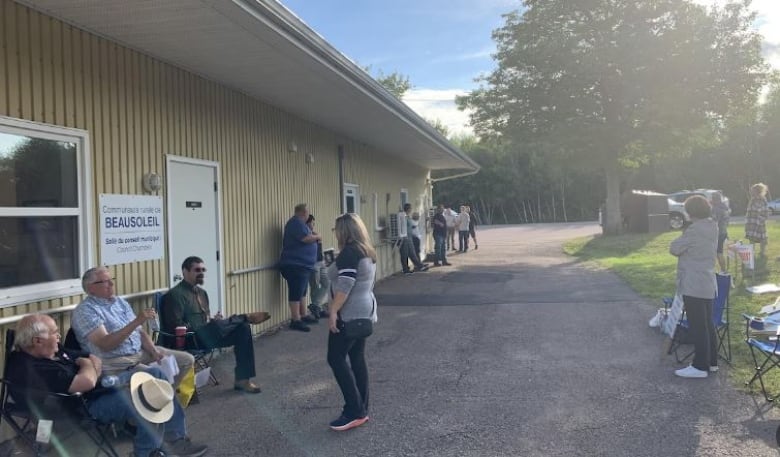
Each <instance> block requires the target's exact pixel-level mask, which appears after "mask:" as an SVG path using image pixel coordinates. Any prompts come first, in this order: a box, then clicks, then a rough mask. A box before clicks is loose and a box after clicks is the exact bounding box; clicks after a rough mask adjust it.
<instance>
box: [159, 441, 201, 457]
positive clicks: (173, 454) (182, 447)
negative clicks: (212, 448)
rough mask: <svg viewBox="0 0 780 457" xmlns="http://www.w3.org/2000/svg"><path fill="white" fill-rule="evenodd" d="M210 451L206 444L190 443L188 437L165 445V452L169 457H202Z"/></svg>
mask: <svg viewBox="0 0 780 457" xmlns="http://www.w3.org/2000/svg"><path fill="white" fill-rule="evenodd" d="M208 449H209V447H208V446H206V445H205V444H199V443H195V442H193V441H190V439H189V438H188V437H185V438H179V439H178V440H176V441H174V442H172V443H165V444H163V452H165V455H166V456H167V457H200V456H202V455H204V454H205V453H206V451H207V450H208Z"/></svg>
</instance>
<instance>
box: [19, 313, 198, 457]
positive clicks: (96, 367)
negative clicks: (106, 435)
mask: <svg viewBox="0 0 780 457" xmlns="http://www.w3.org/2000/svg"><path fill="white" fill-rule="evenodd" d="M59 342H60V332H59V329H58V328H57V323H56V322H54V319H52V318H51V317H50V316H47V315H45V314H31V315H28V316H25V317H24V318H22V320H21V321H19V323H18V324H17V325H16V339H15V341H14V348H15V350H14V351H13V352H11V354H10V355H9V357H8V367H6V373H7V374H8V380H9V382H10V383H11V384H12V385H16V386H25V387H27V388H32V389H38V390H45V391H49V392H57V393H70V394H75V393H81V394H84V398H85V400H86V405H87V410H88V412H89V413H90V415H92V417H93V418H94V419H96V420H97V421H99V422H102V423H111V422H123V421H127V420H133V421H134V422H135V424H136V425H137V429H136V434H135V439H134V440H133V455H134V456H136V457H148V456H149V455H153V453H155V452H157V451H158V449H160V448H162V451H163V452H165V455H167V456H188V457H198V456H202V455H204V454H205V453H206V451H207V449H208V447H207V446H205V445H203V444H197V443H195V442H193V441H190V440H189V438H187V428H186V423H185V418H184V410H183V409H182V407H181V405H180V404H179V401H178V400H177V399H176V396H175V395H174V391H173V387H172V386H171V385H170V384H169V383H168V382H167V381H165V380H164V377H163V374H162V372H160V370H159V369H157V368H147V369H145V371H138V372H135V373H133V374H131V373H130V372H126V374H123V375H121V376H120V378H122V379H123V380H124V382H125V383H126V382H127V378H128V377H129V378H130V379H129V382H130V386H131V389H127V388H124V387H120V388H117V389H104V388H100V389H96V387H99V384H100V383H99V379H100V377H101V375H102V371H103V370H102V363H101V361H100V358H98V357H95V356H94V355H91V354H87V353H85V352H78V351H70V350H65V349H63V348H62V346H60V344H59ZM10 392H11V396H12V398H13V399H14V401H17V402H19V401H21V402H25V401H30V402H34V401H35V398H33V396H32V394H31V393H30V392H29V391H24V390H21V389H17V388H12V389H11V391H10ZM131 399H132V401H131ZM63 406H66V407H67V404H63ZM74 406H75V405H74ZM30 410H32V411H35V410H36V408H34V407H33V408H30ZM163 423H164V424H165V426H164V429H165V436H164V437H163V436H161V434H160V433H159V428H160V427H158V425H157V424H163Z"/></svg>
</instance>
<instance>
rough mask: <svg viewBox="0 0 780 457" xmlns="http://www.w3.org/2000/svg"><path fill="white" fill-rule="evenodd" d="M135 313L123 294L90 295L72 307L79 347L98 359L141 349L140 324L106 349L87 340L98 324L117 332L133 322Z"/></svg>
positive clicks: (132, 353) (123, 354) (127, 353)
mask: <svg viewBox="0 0 780 457" xmlns="http://www.w3.org/2000/svg"><path fill="white" fill-rule="evenodd" d="M135 317H136V315H135V313H134V312H133V309H132V308H131V307H130V304H129V303H127V301H126V300H125V299H124V298H122V297H114V299H113V300H106V299H103V298H98V297H95V296H94V295H90V296H88V297H87V298H85V299H84V301H82V302H81V303H79V305H78V306H77V307H76V309H74V310H73V316H72V317H71V321H72V322H71V326H72V327H73V331H74V332H75V333H76V339H77V340H78V341H79V344H80V345H81V347H82V348H84V349H86V350H87V351H88V352H90V353H92V354H95V355H96V356H98V357H100V358H101V359H113V358H115V357H122V356H128V355H135V354H138V353H139V352H141V331H140V329H141V327H140V326H139V327H138V328H136V329H135V330H133V333H131V334H130V337H129V338H127V339H125V340H124V341H122V342H121V343H120V344H119V346H117V347H116V348H114V349H112V350H110V351H105V352H104V351H101V350H100V348H98V347H97V346H96V345H94V344H92V343H91V342H90V341H89V334H90V333H92V332H94V331H95V330H97V329H98V327H100V326H101V325H102V326H104V327H105V328H106V332H108V333H115V332H118V331H119V330H121V329H122V328H124V327H126V326H127V325H128V324H129V323H130V322H132V321H133V320H134V319H135Z"/></svg>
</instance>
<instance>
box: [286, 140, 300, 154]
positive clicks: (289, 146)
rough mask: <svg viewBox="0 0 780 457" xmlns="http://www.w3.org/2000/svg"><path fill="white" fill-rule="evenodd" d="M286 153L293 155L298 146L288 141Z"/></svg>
mask: <svg viewBox="0 0 780 457" xmlns="http://www.w3.org/2000/svg"><path fill="white" fill-rule="evenodd" d="M287 152H289V153H290V154H294V153H296V152H298V145H297V144H295V141H290V142H289V143H287Z"/></svg>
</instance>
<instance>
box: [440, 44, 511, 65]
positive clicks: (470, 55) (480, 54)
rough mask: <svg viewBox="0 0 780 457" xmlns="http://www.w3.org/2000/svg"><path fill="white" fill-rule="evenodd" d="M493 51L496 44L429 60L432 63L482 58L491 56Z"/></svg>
mask: <svg viewBox="0 0 780 457" xmlns="http://www.w3.org/2000/svg"><path fill="white" fill-rule="evenodd" d="M495 52H496V46H495V44H491V45H490V46H485V47H484V48H482V49H479V50H477V51H471V52H464V53H461V54H455V55H443V56H440V57H437V58H435V59H433V60H432V61H431V62H432V63H443V62H465V61H467V60H477V59H484V58H486V57H490V56H492V55H493V54H494V53H495Z"/></svg>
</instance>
